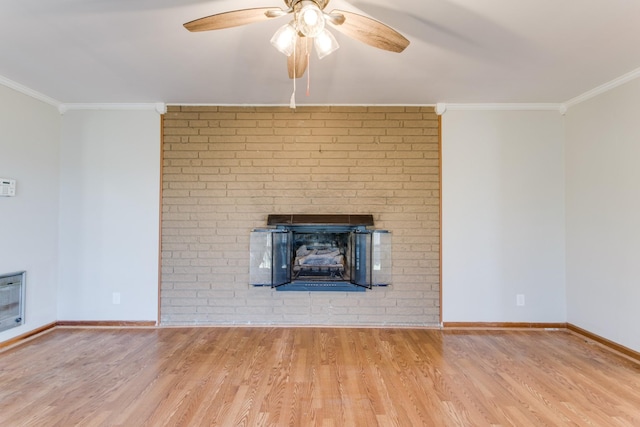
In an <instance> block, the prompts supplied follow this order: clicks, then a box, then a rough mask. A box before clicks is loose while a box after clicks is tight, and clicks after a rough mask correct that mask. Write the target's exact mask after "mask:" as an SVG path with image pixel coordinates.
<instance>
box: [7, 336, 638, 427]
mask: <svg viewBox="0 0 640 427" xmlns="http://www.w3.org/2000/svg"><path fill="white" fill-rule="evenodd" d="M0 425H1V426H3V427H6V426H10V427H13V426H20V427H23V426H47V427H50V426H65V427H67V426H127V427H130V426H131V427H137V426H153V427H155V426H207V425H218V426H236V425H242V426H262V425H269V426H340V427H343V426H367V427H370V426H376V425H379V426H421V425H424V426H485V425H505V426H506V425H511V426H538V425H540V426H565V425H567V426H569V425H571V426H587V425H593V426H607V427H608V426H640V365H639V364H637V363H636V362H633V361H630V360H628V359H626V358H623V357H620V356H617V355H616V354H614V353H612V352H610V351H609V350H607V349H604V348H602V347H600V346H599V345H597V344H593V343H591V342H589V341H586V340H585V339H583V338H581V337H579V336H577V335H574V334H571V333H569V332H565V331H555V332H550V331H535V330H534V331H439V330H420V329H350V328H159V329H154V328H150V329H77V328H60V327H58V328H56V329H54V330H53V331H51V332H48V333H45V334H42V335H41V336H38V337H36V338H35V339H33V340H31V341H29V342H26V343H23V344H21V345H19V346H16V347H14V348H10V349H7V350H5V351H3V352H1V353H0Z"/></svg>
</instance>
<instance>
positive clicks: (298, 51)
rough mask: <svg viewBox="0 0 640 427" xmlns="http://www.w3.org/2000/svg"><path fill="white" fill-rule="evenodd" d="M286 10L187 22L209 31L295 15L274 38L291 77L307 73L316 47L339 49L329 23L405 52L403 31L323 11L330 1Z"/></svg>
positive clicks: (308, 1) (300, 1)
mask: <svg viewBox="0 0 640 427" xmlns="http://www.w3.org/2000/svg"><path fill="white" fill-rule="evenodd" d="M284 2H285V4H286V6H287V9H281V8H277V7H262V8H253V9H240V10H234V11H231V12H224V13H218V14H215V15H211V16H206V17H204V18H200V19H196V20H194V21H190V22H187V23H186V24H184V26H185V28H186V29H187V30H189V31H209V30H220V29H223V28H231V27H237V26H241V25H246V24H252V23H254V22H260V21H265V20H268V19H272V18H279V17H281V16H285V15H289V14H293V20H292V21H291V22H289V23H288V24H285V25H283V26H282V27H280V28H279V29H278V31H277V32H276V33H275V34H274V36H273V37H272V39H271V44H273V45H274V47H275V48H276V49H278V50H279V51H280V52H282V53H284V54H285V55H287V57H288V60H287V68H288V71H289V78H292V79H293V78H294V77H295V78H300V77H302V76H303V75H304V73H305V71H306V69H307V66H308V61H309V55H310V53H311V51H312V49H313V47H314V46H315V49H316V53H317V54H318V57H320V58H323V57H324V56H326V55H328V54H330V53H331V52H333V51H335V50H336V49H338V47H339V46H338V42H337V41H336V39H335V37H334V36H333V35H332V34H331V33H330V32H329V31H328V30H327V28H326V26H325V24H326V23H329V24H331V26H332V27H333V28H335V29H336V30H338V31H340V32H341V33H343V34H345V35H347V36H349V37H351V38H354V39H356V40H359V41H361V42H363V43H366V44H368V45H370V46H373V47H376V48H379V49H384V50H388V51H391V52H402V51H403V50H404V49H405V48H406V47H407V46H408V45H409V40H407V39H406V38H405V37H404V36H403V35H402V34H400V33H398V32H397V31H395V30H394V29H392V28H391V27H389V26H387V25H385V24H383V23H381V22H379V21H376V20H375V19H372V18H369V17H366V16H363V15H360V14H357V13H353V12H347V11H343V10H333V11H331V12H329V13H327V12H324V9H325V7H327V5H328V4H329V0H284Z"/></svg>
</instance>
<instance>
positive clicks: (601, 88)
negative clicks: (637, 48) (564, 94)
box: [564, 68, 640, 108]
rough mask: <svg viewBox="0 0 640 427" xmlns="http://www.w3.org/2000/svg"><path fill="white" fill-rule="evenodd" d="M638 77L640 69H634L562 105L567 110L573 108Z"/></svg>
mask: <svg viewBox="0 0 640 427" xmlns="http://www.w3.org/2000/svg"><path fill="white" fill-rule="evenodd" d="M638 77H640V68H636V69H635V70H633V71H630V72H628V73H627V74H623V75H622V76H620V77H618V78H616V79H613V80H611V81H610V82H607V83H605V84H603V85H600V86H598V87H596V88H593V89H591V90H590V91H587V92H585V93H583V94H582V95H578V96H576V97H575V98H571V99H570V100H568V101H566V102H565V103H564V105H566V106H567V108H569V107H573V106H574V105H577V104H580V103H581V102H584V101H587V100H589V99H591V98H594V97H596V96H598V95H601V94H603V93H605V92H609V91H610V90H612V89H615V88H617V87H618V86H622V85H623V84H625V83H628V82H630V81H631V80H635V79H637V78H638Z"/></svg>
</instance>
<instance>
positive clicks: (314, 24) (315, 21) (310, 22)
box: [296, 1, 324, 37]
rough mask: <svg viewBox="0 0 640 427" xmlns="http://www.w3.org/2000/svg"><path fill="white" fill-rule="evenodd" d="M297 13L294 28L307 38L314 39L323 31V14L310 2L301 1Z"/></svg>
mask: <svg viewBox="0 0 640 427" xmlns="http://www.w3.org/2000/svg"><path fill="white" fill-rule="evenodd" d="M301 3H302V7H301V8H300V10H299V11H298V14H297V18H296V26H297V28H298V31H300V32H301V33H302V34H304V35H305V36H307V37H315V36H317V35H318V34H320V33H321V32H322V30H324V14H323V13H322V11H321V10H320V9H319V8H318V5H317V4H315V3H314V2H312V1H302V2H301Z"/></svg>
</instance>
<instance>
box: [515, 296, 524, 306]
mask: <svg viewBox="0 0 640 427" xmlns="http://www.w3.org/2000/svg"><path fill="white" fill-rule="evenodd" d="M516 305H517V306H518V307H523V306H524V294H518V295H516Z"/></svg>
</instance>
